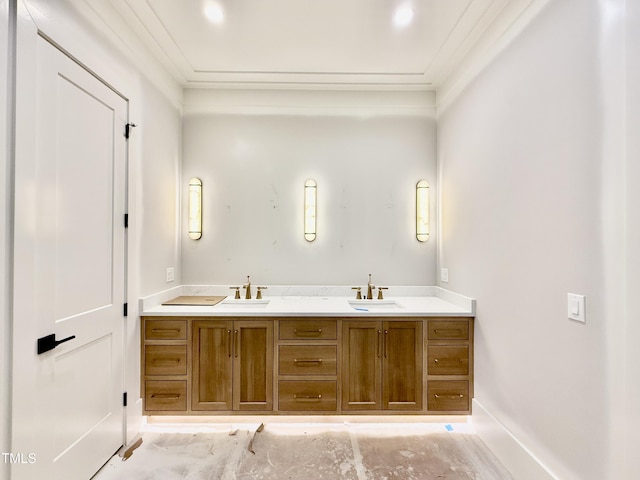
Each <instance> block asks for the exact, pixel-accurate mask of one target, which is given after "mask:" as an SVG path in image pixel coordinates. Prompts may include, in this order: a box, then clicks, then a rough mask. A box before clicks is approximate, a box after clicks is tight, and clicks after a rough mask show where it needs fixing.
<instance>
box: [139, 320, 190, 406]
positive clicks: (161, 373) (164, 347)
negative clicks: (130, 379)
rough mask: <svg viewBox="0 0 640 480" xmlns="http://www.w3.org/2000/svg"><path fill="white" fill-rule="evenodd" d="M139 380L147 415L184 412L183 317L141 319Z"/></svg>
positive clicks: (185, 335) (185, 326)
mask: <svg viewBox="0 0 640 480" xmlns="http://www.w3.org/2000/svg"><path fill="white" fill-rule="evenodd" d="M142 323H143V330H142V332H143V334H142V336H141V339H142V345H141V357H142V358H141V360H142V362H141V363H142V371H141V374H142V379H141V380H142V381H141V390H142V398H143V399H144V409H145V412H146V413H148V414H166V413H172V414H176V413H185V412H186V411H187V378H188V353H187V349H188V345H187V344H188V340H187V338H188V321H187V319H185V318H171V317H164V318H147V319H144V318H143V319H142Z"/></svg>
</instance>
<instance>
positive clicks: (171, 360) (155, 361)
mask: <svg viewBox="0 0 640 480" xmlns="http://www.w3.org/2000/svg"><path fill="white" fill-rule="evenodd" d="M151 363H153V364H154V365H166V364H168V363H180V359H179V358H154V359H153V360H151Z"/></svg>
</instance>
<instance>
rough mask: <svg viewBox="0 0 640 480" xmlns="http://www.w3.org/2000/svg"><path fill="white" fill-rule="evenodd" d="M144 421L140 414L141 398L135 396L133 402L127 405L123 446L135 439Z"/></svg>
mask: <svg viewBox="0 0 640 480" xmlns="http://www.w3.org/2000/svg"><path fill="white" fill-rule="evenodd" d="M144 421H145V417H144V415H142V398H137V399H136V401H135V402H133V403H132V404H131V405H129V406H128V407H127V421H126V422H127V423H126V425H127V430H126V438H125V441H124V445H125V446H127V445H130V444H131V443H132V442H134V441H135V440H136V438H137V437H138V435H139V434H140V431H141V430H142V426H143V425H144Z"/></svg>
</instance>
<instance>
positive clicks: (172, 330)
mask: <svg viewBox="0 0 640 480" xmlns="http://www.w3.org/2000/svg"><path fill="white" fill-rule="evenodd" d="M151 331H152V332H154V333H168V332H174V333H178V332H180V329H179V328H152V329H151Z"/></svg>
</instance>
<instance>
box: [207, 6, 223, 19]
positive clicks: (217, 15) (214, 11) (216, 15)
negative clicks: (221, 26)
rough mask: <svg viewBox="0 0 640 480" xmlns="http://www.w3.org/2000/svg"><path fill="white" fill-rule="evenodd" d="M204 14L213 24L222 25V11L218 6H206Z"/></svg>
mask: <svg viewBox="0 0 640 480" xmlns="http://www.w3.org/2000/svg"><path fill="white" fill-rule="evenodd" d="M204 14H205V15H206V16H207V18H208V19H209V20H211V21H212V22H213V23H222V21H223V20H224V11H223V10H222V7H220V5H207V7H206V8H205V9H204Z"/></svg>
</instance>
